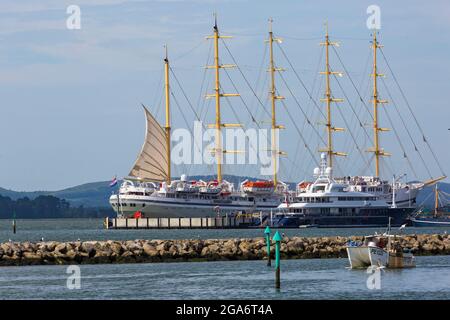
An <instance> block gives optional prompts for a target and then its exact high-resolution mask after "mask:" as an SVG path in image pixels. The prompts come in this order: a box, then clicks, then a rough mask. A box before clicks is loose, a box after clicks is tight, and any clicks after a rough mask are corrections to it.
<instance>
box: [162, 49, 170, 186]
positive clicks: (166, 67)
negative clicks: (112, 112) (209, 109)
mask: <svg viewBox="0 0 450 320" xmlns="http://www.w3.org/2000/svg"><path fill="white" fill-rule="evenodd" d="M164 47H165V49H166V56H165V58H164V80H165V81H164V89H165V90H164V91H165V94H166V126H165V127H164V128H165V130H166V150H167V151H166V152H167V183H168V184H170V180H171V174H170V86H169V56H168V53H167V45H165V46H164Z"/></svg>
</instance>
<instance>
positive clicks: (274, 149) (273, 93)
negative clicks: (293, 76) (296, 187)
mask: <svg viewBox="0 0 450 320" xmlns="http://www.w3.org/2000/svg"><path fill="white" fill-rule="evenodd" d="M272 22H273V19H272V18H270V19H269V39H268V40H266V42H269V53H270V62H269V63H270V67H269V72H270V79H271V83H270V91H269V92H270V98H271V103H272V121H271V123H272V135H271V151H272V164H273V184H274V186H275V188H276V187H277V185H278V163H277V160H278V157H277V156H278V155H280V154H282V153H281V152H280V150H278V146H277V139H276V132H277V130H278V129H284V127H283V126H282V125H277V120H276V108H275V107H276V101H277V100H278V99H284V97H282V96H277V91H276V87H275V72H276V71H284V70H283V69H282V68H276V67H275V63H274V59H273V42H274V41H276V42H278V43H281V39H279V38H274V37H273V32H272Z"/></svg>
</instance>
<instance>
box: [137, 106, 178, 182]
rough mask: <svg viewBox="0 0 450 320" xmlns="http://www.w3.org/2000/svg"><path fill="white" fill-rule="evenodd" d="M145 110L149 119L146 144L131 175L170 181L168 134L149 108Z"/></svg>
mask: <svg viewBox="0 0 450 320" xmlns="http://www.w3.org/2000/svg"><path fill="white" fill-rule="evenodd" d="M143 108H144V112H145V116H146V118H147V131H146V135H145V142H144V144H143V145H142V149H141V153H140V154H139V156H138V158H137V160H136V162H135V164H134V166H133V169H131V171H130V174H129V175H130V176H132V177H136V178H139V179H142V180H147V181H155V182H163V181H166V180H168V170H167V168H168V167H169V159H168V156H167V154H168V153H167V145H166V132H165V129H164V128H162V127H161V125H160V124H159V123H158V121H156V119H155V118H154V117H153V116H152V114H151V113H150V112H149V111H148V110H147V108H145V107H144V106H143Z"/></svg>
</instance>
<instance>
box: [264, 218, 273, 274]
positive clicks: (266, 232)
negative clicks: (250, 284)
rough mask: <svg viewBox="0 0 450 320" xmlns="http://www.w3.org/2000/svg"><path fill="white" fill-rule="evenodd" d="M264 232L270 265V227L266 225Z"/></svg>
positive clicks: (270, 263)
mask: <svg viewBox="0 0 450 320" xmlns="http://www.w3.org/2000/svg"><path fill="white" fill-rule="evenodd" d="M264 234H265V235H266V246H267V266H268V267H270V266H271V265H272V262H271V257H270V228H269V226H267V227H266V230H264Z"/></svg>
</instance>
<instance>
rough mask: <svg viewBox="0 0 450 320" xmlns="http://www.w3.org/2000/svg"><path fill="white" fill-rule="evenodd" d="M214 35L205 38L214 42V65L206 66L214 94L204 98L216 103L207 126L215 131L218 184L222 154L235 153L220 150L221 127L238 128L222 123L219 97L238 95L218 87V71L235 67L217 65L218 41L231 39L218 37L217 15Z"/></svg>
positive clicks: (220, 175)
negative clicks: (212, 78)
mask: <svg viewBox="0 0 450 320" xmlns="http://www.w3.org/2000/svg"><path fill="white" fill-rule="evenodd" d="M213 31H214V34H213V35H212V36H208V37H206V38H207V39H213V40H214V65H213V66H207V67H206V68H208V69H215V83H216V85H215V88H214V91H215V93H213V94H208V95H206V98H215V101H216V122H215V124H212V125H209V126H208V127H209V128H214V129H216V134H215V148H214V149H213V150H212V153H213V154H214V155H215V157H216V162H217V181H218V182H219V183H221V182H222V158H223V154H224V153H227V152H228V153H232V152H235V151H231V150H230V151H227V150H223V148H222V133H221V131H222V127H224V128H225V127H240V126H241V125H240V124H225V123H222V120H221V114H220V98H221V97H236V96H239V94H238V93H222V92H221V87H220V77H219V76H220V72H219V70H220V69H221V68H233V67H236V65H232V64H222V65H221V64H219V39H221V38H222V39H226V38H231V37H230V36H222V35H219V28H218V27H217V14H214V27H213Z"/></svg>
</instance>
